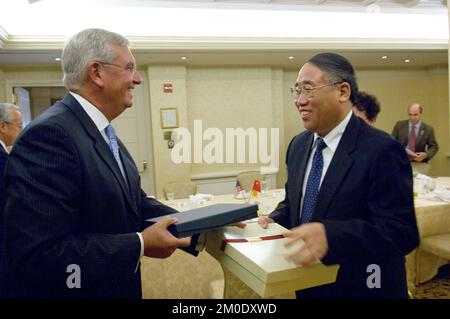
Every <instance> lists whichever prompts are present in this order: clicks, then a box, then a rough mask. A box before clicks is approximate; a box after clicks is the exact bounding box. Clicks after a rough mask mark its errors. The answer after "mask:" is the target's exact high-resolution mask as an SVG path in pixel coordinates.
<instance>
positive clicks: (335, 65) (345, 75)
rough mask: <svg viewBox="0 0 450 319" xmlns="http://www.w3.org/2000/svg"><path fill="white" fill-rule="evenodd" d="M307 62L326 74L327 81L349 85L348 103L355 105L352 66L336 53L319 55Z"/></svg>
mask: <svg viewBox="0 0 450 319" xmlns="http://www.w3.org/2000/svg"><path fill="white" fill-rule="evenodd" d="M307 62H309V63H312V64H314V65H315V66H316V67H318V68H319V69H320V70H322V71H323V72H325V73H326V75H327V77H328V80H329V81H331V82H332V83H342V82H347V83H348V84H350V88H351V93H350V101H351V102H352V104H355V97H356V94H357V93H358V83H356V76H355V71H354V70H353V66H352V64H351V63H350V62H349V61H348V60H347V59H346V58H344V57H343V56H341V55H339V54H336V53H319V54H317V55H315V56H313V57H312V58H311V59H309V60H308V61H307Z"/></svg>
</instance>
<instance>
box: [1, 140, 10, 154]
mask: <svg viewBox="0 0 450 319" xmlns="http://www.w3.org/2000/svg"><path fill="white" fill-rule="evenodd" d="M0 144H1V145H2V147H3V149H4V150H5V152H6V153H8V154H9V151H8V149H7V148H6V144H5V142H3V141H2V140H0Z"/></svg>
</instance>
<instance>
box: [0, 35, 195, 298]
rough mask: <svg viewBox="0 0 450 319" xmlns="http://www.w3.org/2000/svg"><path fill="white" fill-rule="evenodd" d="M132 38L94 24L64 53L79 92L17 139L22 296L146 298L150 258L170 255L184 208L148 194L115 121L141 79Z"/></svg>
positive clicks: (11, 183)
mask: <svg viewBox="0 0 450 319" xmlns="http://www.w3.org/2000/svg"><path fill="white" fill-rule="evenodd" d="M128 44H129V43H128V40H127V39H125V38H124V37H123V36H121V35H119V34H116V33H113V32H109V31H106V30H102V29H87V30H83V31H81V32H79V33H78V34H76V35H75V36H73V37H72V38H71V39H70V40H69V41H68V42H67V43H66V45H65V47H64V50H63V54H62V68H63V73H64V78H63V81H64V84H65V86H66V88H67V89H68V90H69V91H70V92H69V93H67V94H66V95H65V96H64V99H63V100H62V101H59V102H57V103H56V104H55V105H54V106H52V107H51V108H49V109H48V110H47V111H46V112H45V113H43V114H42V115H41V116H40V117H38V118H37V119H36V120H34V121H32V122H31V123H30V124H29V125H28V126H27V128H26V129H25V130H24V132H23V133H22V135H21V137H20V138H19V139H18V140H17V142H16V144H15V146H14V149H13V151H12V152H11V155H10V160H9V162H8V165H7V169H6V189H7V200H6V206H5V224H6V226H5V229H6V233H5V236H4V237H5V240H4V247H5V258H4V260H5V262H4V269H5V271H6V273H5V276H6V278H7V279H8V283H7V287H6V288H5V289H6V290H7V291H8V293H9V295H8V297H14V298H140V297H141V278H140V268H139V261H140V259H141V257H142V256H148V257H154V258H166V257H168V256H170V255H171V254H172V253H173V252H174V250H175V249H176V248H178V247H183V246H189V243H190V238H182V239H178V238H176V237H174V236H172V235H171V233H170V232H169V231H168V230H167V227H168V226H169V225H171V224H173V223H174V222H176V220H175V219H174V218H164V219H162V220H161V221H159V222H158V223H156V224H154V225H152V226H151V227H145V225H144V222H143V221H144V220H146V219H148V218H152V217H156V216H161V215H166V214H169V213H175V212H176V211H175V210H174V209H172V208H170V207H168V206H165V205H163V204H161V203H159V202H158V201H156V200H154V199H151V198H148V197H147V196H146V194H145V193H144V192H143V191H142V189H141V186H140V178H139V173H138V171H137V168H136V165H135V163H134V162H133V159H132V158H131V156H130V154H129V153H128V151H127V149H126V148H125V146H124V145H123V144H122V143H121V141H120V139H119V138H118V137H117V136H116V135H115V132H114V129H113V127H112V126H111V123H110V122H111V121H112V120H113V119H115V118H116V117H118V116H119V115H120V114H121V113H122V112H123V111H125V109H127V108H130V107H132V105H133V90H134V88H135V87H136V86H137V85H139V84H140V83H141V81H142V79H141V76H140V75H139V73H138V72H137V70H136V67H135V59H134V56H133V55H132V54H131V52H130V50H129V48H128Z"/></svg>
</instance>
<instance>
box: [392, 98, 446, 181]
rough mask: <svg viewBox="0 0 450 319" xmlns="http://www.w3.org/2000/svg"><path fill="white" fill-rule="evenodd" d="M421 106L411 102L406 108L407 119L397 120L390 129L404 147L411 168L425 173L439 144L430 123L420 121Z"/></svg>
mask: <svg viewBox="0 0 450 319" xmlns="http://www.w3.org/2000/svg"><path fill="white" fill-rule="evenodd" d="M422 111H423V109H422V106H420V105H419V104H418V103H413V104H411V105H410V107H409V108H408V116H409V120H404V121H398V122H397V123H396V124H395V126H394V129H393V130H392V136H393V137H394V138H396V139H397V140H398V141H399V142H400V143H401V144H402V145H403V146H405V148H406V149H407V153H408V155H409V159H410V161H411V164H412V167H413V169H415V170H417V171H418V172H420V173H423V174H427V173H428V172H429V170H430V168H431V167H430V164H429V161H430V160H431V159H432V158H433V157H434V155H436V153H437V151H438V150H439V145H438V143H437V141H436V138H435V137H434V129H433V127H432V126H431V125H428V124H426V123H424V122H422Z"/></svg>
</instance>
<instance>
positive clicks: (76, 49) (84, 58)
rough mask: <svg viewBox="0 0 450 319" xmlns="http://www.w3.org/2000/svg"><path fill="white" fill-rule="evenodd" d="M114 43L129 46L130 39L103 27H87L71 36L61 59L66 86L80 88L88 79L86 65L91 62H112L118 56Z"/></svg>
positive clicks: (71, 88) (70, 88)
mask: <svg viewBox="0 0 450 319" xmlns="http://www.w3.org/2000/svg"><path fill="white" fill-rule="evenodd" d="M112 45H119V46H124V47H125V46H126V47H127V46H128V45H129V41H128V40H127V39H126V38H125V37H123V36H122V35H120V34H117V33H114V32H110V31H107V30H103V29H86V30H83V31H81V32H79V33H77V34H75V35H74V36H73V37H72V38H70V39H69V40H68V41H67V42H66V44H65V45H64V49H63V52H62V59H61V66H62V70H63V74H64V75H63V82H64V85H65V86H66V88H67V89H68V90H76V89H79V88H80V86H81V85H82V84H83V83H84V82H85V81H86V80H87V70H86V66H87V65H88V63H89V62H91V61H93V60H99V61H103V62H112V61H113V60H114V58H116V54H115V53H114V52H113V50H112V48H111V46H112Z"/></svg>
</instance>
